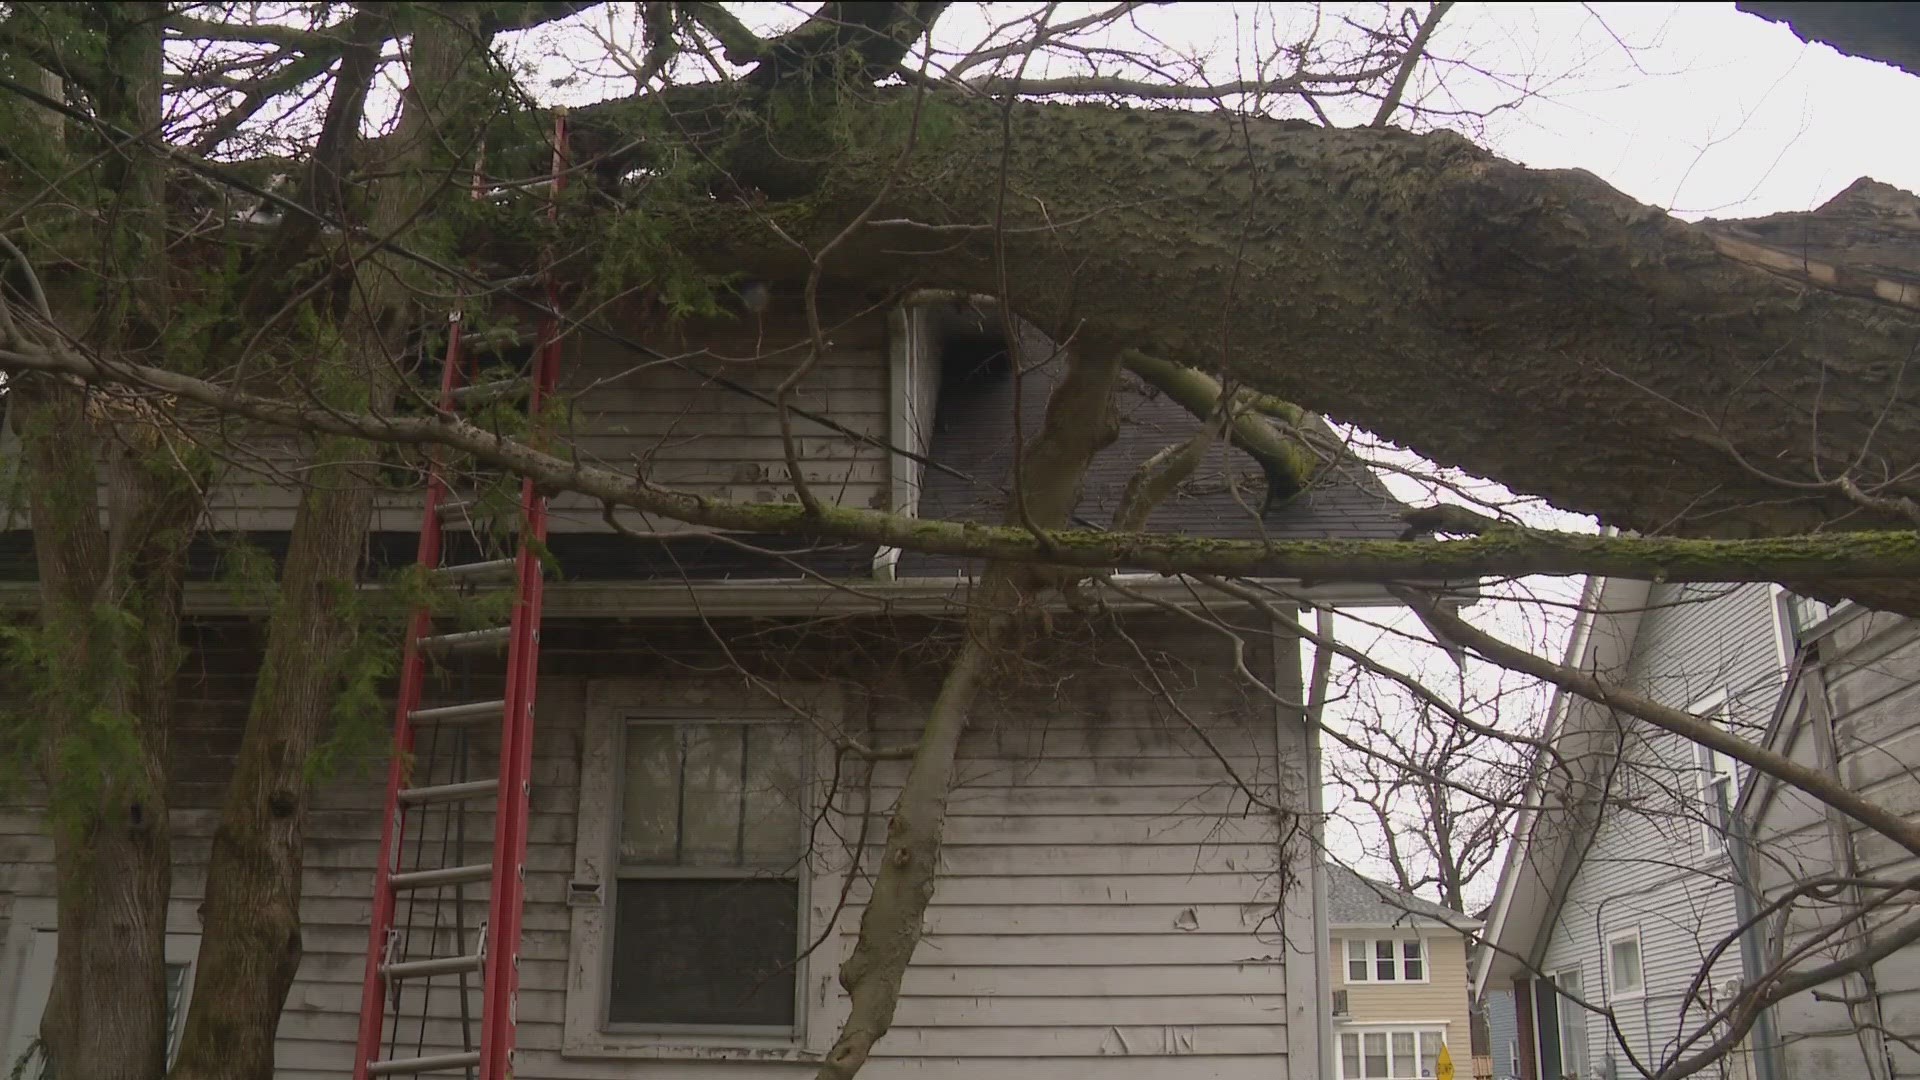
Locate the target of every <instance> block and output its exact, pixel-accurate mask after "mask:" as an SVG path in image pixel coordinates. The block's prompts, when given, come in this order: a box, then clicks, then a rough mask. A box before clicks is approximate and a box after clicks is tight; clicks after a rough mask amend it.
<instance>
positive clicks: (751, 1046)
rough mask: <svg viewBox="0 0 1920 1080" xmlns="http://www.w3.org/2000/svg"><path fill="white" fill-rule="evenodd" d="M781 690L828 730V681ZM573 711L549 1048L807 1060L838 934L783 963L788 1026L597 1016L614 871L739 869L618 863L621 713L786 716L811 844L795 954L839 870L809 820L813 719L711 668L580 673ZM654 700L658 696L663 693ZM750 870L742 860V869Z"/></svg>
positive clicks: (812, 929) (830, 1020)
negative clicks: (566, 850) (579, 719)
mask: <svg viewBox="0 0 1920 1080" xmlns="http://www.w3.org/2000/svg"><path fill="white" fill-rule="evenodd" d="M773 689H774V691H775V692H776V693H777V694H779V695H780V697H781V698H783V699H785V700H786V701H788V702H791V703H793V704H794V705H796V706H798V707H800V708H803V709H805V710H807V711H808V712H809V713H810V714H811V716H812V717H813V719H814V720H815V721H817V722H818V723H819V724H820V725H824V726H825V727H827V728H828V729H830V730H831V729H837V727H838V726H839V724H840V722H841V716H842V714H843V708H842V700H841V694H840V691H839V689H838V688H837V687H832V686H827V685H823V684H808V683H781V684H778V685H776V686H774V687H773ZM586 698H587V702H586V710H585V715H584V716H583V732H582V756H581V771H580V783H579V802H578V804H577V810H578V817H577V818H576V819H575V838H574V872H573V876H572V879H571V880H570V881H569V883H568V887H567V905H568V907H569V909H570V911H571V916H572V917H571V919H570V923H571V933H570V934H569V944H568V978H567V987H566V1002H565V1011H564V1022H563V1028H562V1038H561V1047H560V1054H561V1057H562V1058H568V1059H623V1060H702V1061H725V1060H739V1059H750V1060H755V1061H792V1062H816V1061H819V1060H820V1059H821V1058H822V1057H824V1056H825V1051H826V1050H827V1049H828V1048H829V1045H830V1044H829V1043H828V1040H830V1039H831V1037H832V1035H833V1033H834V1032H835V1031H836V1030H838V1027H839V1020H840V1019H841V1017H842V1016H843V1015H844V1013H845V1011H846V1009H847V1003H846V1001H845V1000H844V997H843V995H840V994H838V993H837V992H836V985H835V984H834V982H833V977H834V974H835V972H836V971H837V969H838V963H837V959H838V951H837V947H836V943H837V939H838V937H839V935H838V934H837V933H836V934H829V935H827V937H828V939H829V940H828V942H827V947H826V948H822V949H819V950H815V952H814V953H813V954H811V955H809V956H801V957H800V958H799V960H798V961H797V962H796V963H795V965H794V973H793V981H794V994H795V1001H794V1023H793V1025H792V1027H791V1028H787V1027H778V1028H772V1027H766V1026H760V1025H705V1024H701V1025H674V1024H634V1023H614V1022H611V1021H609V1020H608V1019H607V1014H608V1006H609V1004H610V997H611V990H612V983H611V978H612V971H613V967H612V964H613V940H612V937H613V933H614V904H615V902H616V898H617V891H618V888H619V882H620V881H621V880H622V879H623V878H656V879H658V878H694V877H703V876H729V877H738V876H742V874H741V873H740V871H739V870H737V869H736V868H732V867H718V868H712V870H714V871H717V872H718V873H717V874H715V873H710V872H709V870H708V868H689V867H674V866H657V867H649V866H631V867H623V866H622V865H621V863H620V859H619V844H620V834H621V824H622V822H621V819H622V817H623V816H624V813H625V806H624V803H625V799H624V792H623V789H622V787H621V784H620V779H621V776H620V774H621V766H622V763H623V761H624V753H625V744H626V734H627V730H628V727H629V725H630V724H631V723H634V722H639V723H647V722H655V723H672V722H679V723H686V724H728V723H739V724H751V723H787V724H793V725H795V727H796V731H797V733H798V735H799V739H800V758H801V761H800V776H801V784H802V786H803V788H804V791H805V802H804V803H803V805H802V807H801V814H800V818H801V827H802V828H805V829H809V830H810V831H811V837H810V839H811V840H812V841H813V843H811V844H803V848H802V855H801V858H800V860H799V862H798V863H797V864H796V866H795V868H794V870H793V871H792V874H791V876H792V877H793V878H794V879H795V880H796V881H797V882H798V888H797V890H796V891H797V892H798V904H797V911H796V916H797V920H796V936H797V938H798V941H797V943H796V949H795V951H796V955H798V953H799V951H800V950H801V949H804V948H805V947H806V946H808V945H811V944H812V943H813V941H814V939H815V938H816V937H820V936H821V935H822V932H823V930H825V929H826V928H825V927H822V926H820V925H819V924H818V920H817V919H816V918H814V916H813V913H814V912H816V911H834V912H836V915H835V916H834V917H835V918H840V917H841V916H840V914H839V913H837V910H836V907H837V906H836V904H835V903H834V899H835V898H836V897H837V896H838V893H839V889H840V884H841V881H842V880H843V879H844V876H845V870H844V867H843V866H841V865H839V863H841V862H843V861H844V860H839V859H832V860H829V859H825V858H823V856H822V851H821V848H820V845H821V844H822V843H823V842H825V841H826V840H830V839H831V837H832V836H833V835H834V832H835V830H829V829H821V828H819V827H818V825H819V819H820V816H821V811H822V809H823V806H824V803H825V795H826V792H824V791H823V789H822V785H823V778H826V777H831V776H832V747H831V746H829V745H827V742H826V740H824V739H821V738H817V737H815V734H814V731H813V730H812V729H813V727H814V726H815V725H813V724H809V723H807V722H806V721H804V720H802V719H800V718H799V717H796V716H795V715H794V714H793V712H792V711H791V710H789V709H787V708H783V707H780V706H776V705H774V704H772V702H773V701H774V698H772V697H770V696H768V695H767V694H765V693H762V692H757V691H753V690H749V689H745V688H743V687H742V686H741V685H740V684H739V683H738V682H731V681H722V680H715V679H700V678H689V679H632V678H620V679H598V680H592V681H590V682H589V683H588V686H587V694H586ZM663 703H665V704H663ZM747 872H748V873H749V874H751V873H753V872H754V871H752V870H751V869H749V870H748V871H747Z"/></svg>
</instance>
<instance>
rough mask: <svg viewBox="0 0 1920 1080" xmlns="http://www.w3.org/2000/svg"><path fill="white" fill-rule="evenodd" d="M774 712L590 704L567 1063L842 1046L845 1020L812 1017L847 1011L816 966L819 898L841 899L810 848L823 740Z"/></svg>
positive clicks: (639, 687) (640, 688) (675, 695)
mask: <svg viewBox="0 0 1920 1080" xmlns="http://www.w3.org/2000/svg"><path fill="white" fill-rule="evenodd" d="M787 690H791V696H790V698H789V700H796V701H806V700H807V692H806V689H805V688H799V689H793V688H787ZM783 692H785V691H783ZM767 700H768V699H767V698H765V697H764V696H761V697H758V698H754V697H749V696H747V695H746V694H745V693H742V692H739V691H737V690H724V691H716V690H712V689H709V688H705V687H704V686H703V685H700V684H674V683H671V682H661V683H652V682H648V683H644V684H641V683H627V682H619V681H610V682H608V683H606V684H597V685H595V686H594V687H593V688H592V689H591V691H590V693H589V707H588V715H587V718H586V719H587V724H586V732H585V734H586V739H585V742H586V747H585V750H586V753H585V758H584V766H583V770H582V775H581V783H580V814H579V819H578V832H577V836H576V841H575V842H576V851H575V859H574V868H575V870H574V880H573V882H572V883H571V884H570V886H569V890H568V891H569V902H570V904H571V905H572V907H573V908H574V916H573V934H572V944H571V948H572V969H573V971H574V972H575V975H574V976H573V977H572V978H570V979H569V980H568V991H567V1004H566V1033H565V1041H564V1045H563V1053H566V1054H568V1055H573V1056H589V1057H644V1058H660V1057H676V1056H687V1057H703V1058H706V1059H712V1058H713V1057H715V1056H716V1048H722V1050H721V1054H722V1056H723V1055H724V1048H726V1047H740V1048H742V1049H743V1050H744V1051H750V1052H751V1053H753V1054H754V1055H755V1056H756V1057H757V1058H759V1059H762V1060H796V1061H800V1060H812V1057H813V1056H814V1051H813V1050H812V1049H809V1047H810V1044H811V1043H812V1042H813V1041H815V1040H814V1039H813V1038H811V1036H815V1035H818V1034H819V1032H820V1031H821V1030H822V1029H825V1030H827V1031H828V1032H829V1033H830V1031H831V1026H830V1024H831V1020H832V1018H831V1017H826V1016H810V1015H809V1012H810V1009H811V1011H813V1012H820V1011H821V1010H822V1009H824V1008H829V1007H837V1006H829V1005H827V1004H826V1003H829V1002H834V1001H835V1000H836V996H835V995H833V994H831V993H830V992H829V990H828V988H826V987H825V986H824V985H816V984H822V980H823V979H830V978H831V974H832V973H831V971H830V970H827V969H829V968H831V966H832V965H831V964H825V965H817V964H816V965H810V964H808V963H807V962H806V959H805V958H804V957H803V953H804V952H805V950H806V947H807V944H808V943H809V942H810V940H811V938H812V936H813V935H814V934H817V933H818V932H819V928H815V927H809V925H808V914H809V911H810V910H811V909H813V908H816V907H819V906H820V905H819V903H818V901H819V900H820V899H821V897H820V896H819V895H817V894H818V893H819V891H820V890H821V889H822V888H827V889H833V890H836V892H837V889H838V879H837V878H835V879H834V880H832V881H827V880H823V878H824V875H823V874H822V873H821V872H820V867H819V866H818V865H817V863H818V859H817V858H816V855H817V852H816V851H815V850H814V845H813V843H812V837H813V832H814V830H813V828H812V826H813V819H814V816H815V809H816V807H817V806H818V803H819V800H818V798H817V797H816V793H815V792H814V790H813V786H814V785H813V779H812V778H813V777H814V776H816V775H818V774H819V771H818V768H817V763H816V762H814V761H813V760H812V755H813V754H814V749H815V748H814V746H813V744H814V743H815V742H817V740H813V739H811V738H809V737H808V732H809V731H810V728H809V726H808V724H807V722H806V721H805V720H804V719H802V718H801V717H798V716H796V715H794V714H793V713H791V712H789V711H786V710H781V709H777V708H776V709H770V708H768V707H767ZM676 702H684V703H686V704H685V705H684V706H676V705H675V704H674V703H676ZM828 722H830V723H831V722H837V720H835V719H834V718H828ZM827 909H828V910H831V905H829V906H828V908H827Z"/></svg>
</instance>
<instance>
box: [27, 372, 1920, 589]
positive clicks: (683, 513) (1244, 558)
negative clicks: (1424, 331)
mask: <svg viewBox="0 0 1920 1080" xmlns="http://www.w3.org/2000/svg"><path fill="white" fill-rule="evenodd" d="M0 370H7V371H42V372H49V373H53V374H59V375H68V376H73V377H76V378H80V379H83V380H87V381H92V382H109V383H121V384H126V385H130V386H138V387H145V388H148V389H152V390H158V391H161V392H162V393H167V394H173V395H175V396H176V397H178V398H179V399H180V400H182V401H186V402H192V403H194V404H197V405H203V406H207V407H209V408H211V409H214V410H216V411H218V412H221V413H224V414H228V415H232V416H239V417H244V418H247V419H251V420H258V421H261V422H263V423H267V424H272V425H275V426H277V427H281V428H284V429H288V430H293V431H309V432H315V433H319V434H327V435H346V436H351V437H354V438H362V439H368V440H371V441H374V442H385V443H398V444H406V445H415V446H424V445H437V446H446V447H450V448H452V449H455V450H459V451H461V452H463V453H466V454H469V455H471V456H472V457H473V458H474V459H475V460H476V461H478V462H480V463H481V464H484V465H488V466H491V467H494V468H499V469H503V470H506V471H508V472H512V473H516V474H518V475H521V476H525V477H529V478H531V479H532V480H534V482H536V483H538V484H541V485H542V486H544V487H546V488H547V489H549V490H551V491H574V492H579V493H581V494H584V495H587V496H590V497H591V498H594V499H597V500H599V501H600V502H602V503H606V504H610V505H613V506H619V507H625V508H629V509H633V510H639V511H642V512H645V513H650V514H658V515H660V516H662V517H667V518H672V519H674V520H676V521H684V522H688V523H691V524H696V525H704V526H707V527H709V528H715V529H727V530H736V531H741V532H755V533H773V534H781V535H793V536H810V537H814V538H818V539H829V540H852V541H865V542H871V543H876V544H881V545H886V546H892V547H899V548H901V549H903V550H907V551H919V552H926V553H928V554H940V555H959V556H969V557H976V558H987V559H1000V560H1007V561H1015V562H1043V563H1054V564H1058V565H1061V566H1070V567H1081V568H1087V569H1100V568H1111V567H1115V566H1126V567H1136V568H1139V569H1144V570H1153V571H1159V572H1161V573H1168V574H1185V573H1207V574H1221V575H1230V576H1262V577H1277V578H1290V579H1299V580H1305V581H1321V582H1324V581H1414V580H1426V581H1435V580H1444V581H1463V582H1464V581H1467V580H1471V579H1474V578H1478V577H1482V576H1487V575H1520V574H1556V575H1572V574H1605V575H1608V576H1616V577H1638V578H1649V579H1655V580H1664V581H1723V582H1736V581H1791V582H1815V583H1822V584H1826V585H1830V586H1831V587H1832V588H1833V589H1835V590H1838V591H1846V592H1859V591H1863V590H1865V589H1867V588H1870V587H1871V586H1872V584H1873V582H1875V581H1877V580H1883V579H1900V578H1904V577H1912V576H1916V575H1920V534H1916V533H1913V532H1893V531H1888V532H1834V533H1821V534H1815V535H1809V536H1787V537H1769V538H1756V539H1746V540H1701V539H1684V538H1673V537H1635V536H1602V535H1582V534H1574V533H1556V532H1548V531H1544V530H1526V529H1505V530H1495V531H1491V532H1488V533H1487V534H1485V535H1482V536H1477V537H1473V538H1471V539H1465V540H1451V541H1433V540H1404V541H1400V540H1274V541H1258V540H1222V539H1216V538H1211V537H1204V536H1186V535H1174V534H1165V533H1120V532H1096V531H1089V530H1048V531H1046V532H1044V534H1043V535H1041V536H1036V535H1035V534H1034V533H1033V532H1031V531H1029V530H1027V529H1023V528H1014V527H1010V526H988V525H975V524H972V523H963V522H955V521H928V520H918V519H915V518H910V517H905V516H902V515H896V514H890V513H885V512H882V511H877V510H864V509H859V508H854V507H824V508H823V511H822V513H821V514H820V515H818V516H812V515H808V514H807V513H806V512H805V511H804V509H802V508H801V507H798V506H792V505H785V504H765V503H736V502H729V501H725V500H720V499H712V498H707V497H704V496H699V495H691V494H687V493H685V492H679V491H672V490H668V489H664V488H659V487H655V486H653V485H650V484H648V483H646V482H644V481H640V480H636V479H634V478H633V477H631V476H628V475H624V474H622V473H618V472H614V471H613V470H611V469H604V468H599V467H596V466H592V465H586V464H581V463H578V462H574V461H569V460H567V459H566V458H564V457H561V456H558V455H555V454H549V453H546V452H543V451H540V450H537V449H534V448H533V447H530V446H528V445H526V444H525V443H521V442H518V441H516V440H514V439H510V438H506V437H504V436H501V435H499V434H497V433H495V432H492V431H488V430H486V429H483V428H479V427H476V426H474V425H472V424H469V423H467V422H465V421H464V420H461V419H458V418H457V417H437V418H415V417H393V416H376V415H372V414H368V413H358V412H351V411H342V410H328V409H321V408H318V407H316V406H313V405H311V404H306V403H299V402H291V401H286V400H282V399H278V398H271V397H266V396H263V395H259V394H250V393H247V392H245V391H240V390H234V389H229V388H227V387H222V386H218V385H216V384H214V383H211V382H209V381H207V380H204V379H198V378H194V377H192V376H189V375H182V374H180V373H179V372H174V371H167V370H164V369H160V368H154V367H147V366H143V365H139V364H132V363H119V362H114V361H109V360H103V359H101V358H98V357H95V356H91V355H88V354H85V353H83V352H80V351H78V350H73V349H60V350H31V351H11V352H0ZM1840 573H1844V574H1845V575H1846V577H1844V578H1837V577H1836V576H1835V575H1836V574H1840Z"/></svg>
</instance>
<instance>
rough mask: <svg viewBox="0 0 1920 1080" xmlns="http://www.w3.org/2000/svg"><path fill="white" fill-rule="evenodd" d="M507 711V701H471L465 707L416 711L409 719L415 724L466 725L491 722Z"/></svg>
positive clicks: (408, 715)
mask: <svg viewBox="0 0 1920 1080" xmlns="http://www.w3.org/2000/svg"><path fill="white" fill-rule="evenodd" d="M506 711H507V703H506V702H505V701H500V700H494V701H470V702H468V703H466V704H465V705H441V706H439V707H438V708H433V709H415V710H413V712H411V713H408V714H407V719H408V720H409V721H410V722H412V723H415V724H464V723H467V722H469V721H472V720H489V719H492V718H493V717H496V716H500V715H502V714H503V713H505V712H506Z"/></svg>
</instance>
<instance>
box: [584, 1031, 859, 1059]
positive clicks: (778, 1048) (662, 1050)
mask: <svg viewBox="0 0 1920 1080" xmlns="http://www.w3.org/2000/svg"><path fill="white" fill-rule="evenodd" d="M560 1056H561V1057H562V1058H565V1059H606V1058H616V1059H626V1060H631V1061H791V1062H796V1063H801V1064H807V1063H817V1062H819V1061H821V1060H822V1059H824V1058H825V1057H826V1056H827V1055H826V1053H825V1052H824V1051H821V1050H809V1049H807V1048H806V1047H803V1046H795V1045H793V1044H792V1043H790V1042H785V1041H776V1040H766V1041H764V1042H754V1041H749V1040H746V1039H737V1040H724V1039H722V1040H716V1041H713V1042H701V1041H699V1040H697V1039H692V1038H688V1037H686V1036H677V1037H676V1036H658V1035H656V1036H651V1037H649V1036H645V1035H617V1034H607V1035H602V1036H600V1037H598V1038H595V1039H568V1040H566V1041H565V1042H564V1043H562V1045H561V1047H560Z"/></svg>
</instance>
